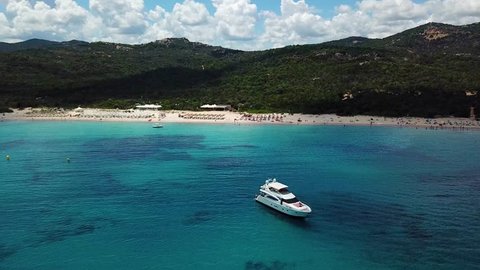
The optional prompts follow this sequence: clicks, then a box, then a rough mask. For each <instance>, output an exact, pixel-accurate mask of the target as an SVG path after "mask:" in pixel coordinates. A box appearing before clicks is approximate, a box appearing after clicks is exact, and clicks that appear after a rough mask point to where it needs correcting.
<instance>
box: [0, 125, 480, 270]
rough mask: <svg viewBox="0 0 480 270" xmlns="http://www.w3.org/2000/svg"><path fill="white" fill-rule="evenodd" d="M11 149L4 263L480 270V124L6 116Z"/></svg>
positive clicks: (0, 180)
mask: <svg viewBox="0 0 480 270" xmlns="http://www.w3.org/2000/svg"><path fill="white" fill-rule="evenodd" d="M7 154H8V155H10V156H11V160H10V161H7V160H5V156H6V155H7ZM0 155H1V160H0V269H1V270H6V269H15V270H16V269H22V270H26V269H49V270H50V269H71V270H76V269H195V270H200V269H263V270H265V269H270V270H279V269H285V270H286V269H347V270H348V269H479V268H480V133H479V132H474V131H460V132H459V131H447V130H440V131H439V130H423V129H418V130H416V129H399V128H388V127H382V128H377V127H373V128H372V127H337V126H234V125H185V124H183V125H182V124H169V125H166V126H165V128H163V129H154V128H152V127H151V125H150V124H145V123H91V122H2V123H0ZM67 158H69V159H70V162H67ZM268 177H276V178H277V179H279V180H280V181H282V182H284V183H286V184H288V185H289V186H290V189H291V190H292V191H293V192H294V193H295V194H296V195H297V196H298V197H299V198H300V199H301V200H302V201H304V202H306V203H308V204H309V205H310V206H311V207H312V209H313V213H312V215H311V216H310V217H309V218H307V219H305V220H299V219H293V218H289V217H287V216H284V215H282V214H278V213H276V212H274V211H273V210H270V209H268V208H266V207H264V206H262V205H260V204H258V203H255V202H254V201H253V196H254V194H255V193H256V192H257V190H258V187H259V186H260V185H261V184H262V183H263V182H264V181H265V179H266V178H268Z"/></svg>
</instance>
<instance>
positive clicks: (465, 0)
mask: <svg viewBox="0 0 480 270" xmlns="http://www.w3.org/2000/svg"><path fill="white" fill-rule="evenodd" d="M428 22H441V23H448V24H454V25H463V24H469V23H475V22H480V0H43V1H36V0H0V41H2V42H19V41H23V40H27V39H31V38H41V39H48V40H55V41H68V40H72V39H76V40H84V41H106V42H116V43H127V44H139V43H148V42H151V41H155V40H161V39H164V38H169V37H186V38H187V39H189V40H190V41H196V42H202V43H206V44H210V45H217V46H223V47H227V48H233V49H241V50H263V49H270V48H278V47H283V46H287V45H296V44H311V43H321V42H325V41H330V40H336V39H341V38H346V37H349V36H364V37H370V38H383V37H387V36H389V35H392V34H396V33H398V32H401V31H404V30H407V29H409V28H412V27H415V26H418V25H421V24H425V23H428Z"/></svg>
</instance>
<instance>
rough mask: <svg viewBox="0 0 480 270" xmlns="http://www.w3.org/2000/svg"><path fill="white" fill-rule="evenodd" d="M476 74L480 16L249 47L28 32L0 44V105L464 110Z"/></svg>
mask: <svg viewBox="0 0 480 270" xmlns="http://www.w3.org/2000/svg"><path fill="white" fill-rule="evenodd" d="M479 74H480V24H472V25H467V26H460V27H457V26H450V25H443V24H427V25H423V26H420V27H417V28H414V29H411V30H408V31H405V32H403V33H400V34H397V35H394V36H391V37H388V38H385V39H366V38H361V37H351V38H347V39H344V40H339V41H333V42H328V43H323V44H316V45H303V46H288V47H285V48H281V49H272V50H266V51H255V52H244V51H237V50H230V49H225V48H221V47H213V46H208V45H205V44H200V43H194V42H189V41H188V40H186V39H165V40H161V41H157V42H152V43H148V44H142V45H124V44H113V43H103V42H96V43H86V42H81V41H70V42H51V41H43V40H30V41H26V42H22V43H17V44H7V43H0V107H27V106H62V107H73V106H78V105H82V106H89V105H90V106H97V107H106V108H112V107H118V108H127V107H131V106H132V105H134V104H135V103H145V102H160V103H161V104H162V105H164V107H165V108H174V109H197V108H198V107H199V106H200V105H201V104H203V103H217V104H220V103H227V104H231V105H233V106H234V107H235V108H239V109H240V110H264V111H285V112H305V113H338V114H374V115H385V116H405V115H411V116H429V117H430V116H435V115H454V116H468V114H469V112H470V107H471V106H475V107H476V108H477V112H479V111H480V108H479V106H480V102H479V95H480V92H479V94H478V95H476V94H475V93H476V91H480V76H479ZM467 93H468V95H467Z"/></svg>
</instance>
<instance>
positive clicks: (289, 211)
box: [255, 195, 311, 218]
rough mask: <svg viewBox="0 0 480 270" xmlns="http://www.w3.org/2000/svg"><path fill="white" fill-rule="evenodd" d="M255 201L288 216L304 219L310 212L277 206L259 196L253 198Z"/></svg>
mask: <svg viewBox="0 0 480 270" xmlns="http://www.w3.org/2000/svg"><path fill="white" fill-rule="evenodd" d="M255 200H256V201H257V202H259V203H261V204H264V205H266V206H268V207H270V208H273V209H275V210H277V211H279V212H282V213H284V214H287V215H289V216H293V217H302V218H304V217H306V216H308V214H310V213H311V211H308V212H305V211H298V210H294V209H291V208H289V207H287V206H285V205H281V204H279V203H278V202H274V201H272V200H270V199H267V198H265V197H264V196H260V195H257V196H256V197H255Z"/></svg>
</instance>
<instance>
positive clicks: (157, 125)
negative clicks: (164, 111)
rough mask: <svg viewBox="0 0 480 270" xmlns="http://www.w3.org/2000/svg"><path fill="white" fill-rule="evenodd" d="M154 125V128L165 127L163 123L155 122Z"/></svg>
mask: <svg viewBox="0 0 480 270" xmlns="http://www.w3.org/2000/svg"><path fill="white" fill-rule="evenodd" d="M152 127H153V128H163V125H162V124H154V125H153V126H152Z"/></svg>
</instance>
